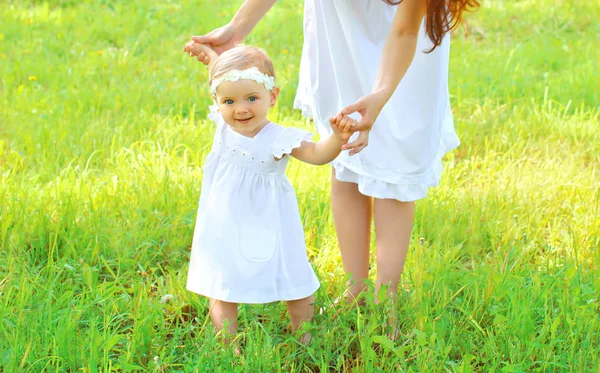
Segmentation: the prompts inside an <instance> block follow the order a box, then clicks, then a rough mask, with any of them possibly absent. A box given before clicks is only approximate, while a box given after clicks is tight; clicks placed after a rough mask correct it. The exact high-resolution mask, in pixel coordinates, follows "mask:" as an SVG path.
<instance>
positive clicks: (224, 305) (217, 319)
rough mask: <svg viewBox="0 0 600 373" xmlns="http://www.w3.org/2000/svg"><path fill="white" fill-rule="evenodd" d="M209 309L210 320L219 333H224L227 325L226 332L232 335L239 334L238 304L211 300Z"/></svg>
mask: <svg viewBox="0 0 600 373" xmlns="http://www.w3.org/2000/svg"><path fill="white" fill-rule="evenodd" d="M209 307H210V308H209V314H210V320H211V321H212V324H213V326H214V327H215V329H216V330H217V331H222V329H223V327H224V326H225V324H227V330H226V332H227V333H228V334H230V335H231V334H235V333H236V332H237V327H238V322H237V316H238V305H237V303H229V302H223V301H221V300H216V299H212V298H211V299H210V301H209Z"/></svg>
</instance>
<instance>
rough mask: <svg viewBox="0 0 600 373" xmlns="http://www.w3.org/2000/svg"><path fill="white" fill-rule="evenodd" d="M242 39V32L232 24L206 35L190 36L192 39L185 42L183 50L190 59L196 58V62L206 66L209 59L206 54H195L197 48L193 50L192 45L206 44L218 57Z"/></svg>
mask: <svg viewBox="0 0 600 373" xmlns="http://www.w3.org/2000/svg"><path fill="white" fill-rule="evenodd" d="M243 39H244V37H243V35H242V32H241V31H240V30H239V29H238V28H236V27H235V26H234V25H233V24H232V23H228V24H226V25H225V26H222V27H219V28H217V29H214V30H213V31H211V32H209V33H208V34H206V35H201V36H192V39H191V40H190V41H188V42H187V44H186V45H185V47H184V48H183V50H184V51H185V52H186V53H188V54H189V55H190V56H192V57H196V58H197V59H198V61H200V62H202V63H204V64H205V65H207V64H208V62H209V58H208V56H207V55H206V53H204V52H202V51H200V52H199V53H197V54H196V51H197V48H194V47H193V46H194V43H197V44H208V45H209V46H210V47H211V48H212V49H213V50H214V51H215V52H216V53H217V54H218V55H220V54H221V53H223V52H225V51H226V50H229V49H231V48H233V47H235V45H236V44H238V43H239V42H241V41H242V40H243Z"/></svg>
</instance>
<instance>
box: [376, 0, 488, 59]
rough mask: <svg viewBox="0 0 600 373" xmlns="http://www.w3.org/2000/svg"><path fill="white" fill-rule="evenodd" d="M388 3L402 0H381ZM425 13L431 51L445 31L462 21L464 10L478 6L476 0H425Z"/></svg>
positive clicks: (391, 3)
mask: <svg viewBox="0 0 600 373" xmlns="http://www.w3.org/2000/svg"><path fill="white" fill-rule="evenodd" d="M383 1H384V2H385V3H386V4H389V5H398V4H400V3H401V2H402V1H403V0H397V1H393V0H383ZM426 1H427V15H426V16H425V32H426V33H427V36H429V39H431V41H432V42H433V47H432V48H431V49H430V50H429V51H427V53H429V52H432V51H433V50H434V49H435V48H436V47H438V46H439V45H440V44H442V40H443V39H444V36H445V35H446V33H448V32H450V31H451V30H454V29H455V28H457V27H458V26H459V25H460V24H461V22H462V21H463V18H462V16H463V13H464V12H465V11H475V10H477V8H479V1H478V0H426Z"/></svg>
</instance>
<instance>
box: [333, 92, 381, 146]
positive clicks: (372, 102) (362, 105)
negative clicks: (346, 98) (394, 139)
mask: <svg viewBox="0 0 600 373" xmlns="http://www.w3.org/2000/svg"><path fill="white" fill-rule="evenodd" d="M389 97H390V96H389V95H388V94H387V93H386V92H383V91H375V92H372V93H369V94H368V95H366V96H363V97H361V98H359V99H358V101H356V102H355V103H353V104H352V105H348V106H346V107H345V108H343V109H342V110H341V111H340V114H341V115H344V116H346V115H350V114H352V113H356V112H357V113H359V114H360V116H361V118H360V121H358V122H357V123H356V124H355V125H353V126H352V129H351V130H352V131H353V132H354V131H360V133H359V134H358V138H357V139H356V140H354V141H353V142H351V143H350V144H346V145H344V146H343V147H342V149H344V150H348V149H351V150H350V155H354V154H356V153H358V152H360V151H361V150H363V149H364V148H365V147H366V146H367V145H369V131H371V128H372V127H373V124H374V123H375V120H376V119H377V117H378V116H379V113H380V112H381V109H383V106H384V105H385V103H386V102H387V100H389Z"/></svg>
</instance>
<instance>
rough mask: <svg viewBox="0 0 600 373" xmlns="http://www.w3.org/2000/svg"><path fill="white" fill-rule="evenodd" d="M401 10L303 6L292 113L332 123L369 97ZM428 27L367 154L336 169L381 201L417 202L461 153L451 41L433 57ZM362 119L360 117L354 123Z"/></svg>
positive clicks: (342, 160) (348, 3)
mask: <svg viewBox="0 0 600 373" xmlns="http://www.w3.org/2000/svg"><path fill="white" fill-rule="evenodd" d="M396 9H397V7H394V6H389V5H387V4H385V3H384V2H383V1H381V0H306V1H305V8H304V47H303V50H302V59H301V63H300V81H299V84H298V91H297V94H296V100H295V102H294V107H295V108H298V109H301V110H302V113H303V115H305V116H310V117H313V119H314V122H315V125H316V128H317V131H318V132H319V133H320V135H321V136H326V135H328V134H329V133H330V131H331V127H330V126H329V121H328V118H329V117H330V116H333V115H336V114H337V113H338V112H339V111H340V110H341V109H342V108H343V107H345V106H347V105H350V104H352V103H354V102H355V101H356V100H357V99H359V98H360V97H362V96H363V95H365V94H368V93H369V92H371V89H372V88H373V84H374V82H375V78H376V75H377V70H378V67H379V62H380V59H381V54H382V50H383V45H384V43H385V39H386V37H387V35H388V32H389V30H390V28H391V25H392V21H393V18H394V15H395V11H396ZM431 45H432V43H431V41H430V39H429V38H428V37H427V36H426V34H425V25H424V23H423V24H422V25H421V32H420V34H419V40H418V44H417V50H416V54H415V56H414V59H413V61H412V64H411V66H410V68H409V69H408V71H407V72H406V75H405V76H404V78H403V79H402V81H401V82H400V84H399V86H398V88H397V89H396V91H395V93H394V94H393V95H392V97H391V99H390V100H389V102H388V103H387V105H386V106H385V107H384V108H383V110H382V111H381V113H380V115H379V117H378V118H377V121H376V123H375V125H374V126H373V129H372V131H371V133H370V139H369V146H367V147H366V148H365V149H364V150H363V151H362V152H360V153H359V154H357V155H354V156H352V157H350V156H348V152H343V153H342V154H341V155H340V156H339V157H338V158H337V159H336V160H335V161H334V162H333V166H334V167H335V170H336V177H337V178H338V179H339V180H341V181H346V182H353V183H356V184H358V188H359V190H360V191H361V193H363V194H365V195H369V196H373V197H376V198H392V199H397V200H400V201H414V200H417V199H420V198H423V197H425V196H426V195H427V189H428V188H429V187H432V186H436V185H438V183H439V181H440V176H441V173H442V163H441V160H442V157H443V156H444V154H446V153H447V152H448V151H450V150H452V149H454V148H455V147H457V146H458V145H459V140H458V137H457V136H456V133H455V132H454V122H453V120H452V112H451V109H450V102H449V96H448V58H449V51H450V40H449V36H446V38H445V39H444V40H443V42H442V45H441V46H439V47H438V48H436V49H435V51H433V52H432V53H430V54H426V53H425V51H427V50H429V49H430V48H431ZM355 118H359V117H355Z"/></svg>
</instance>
